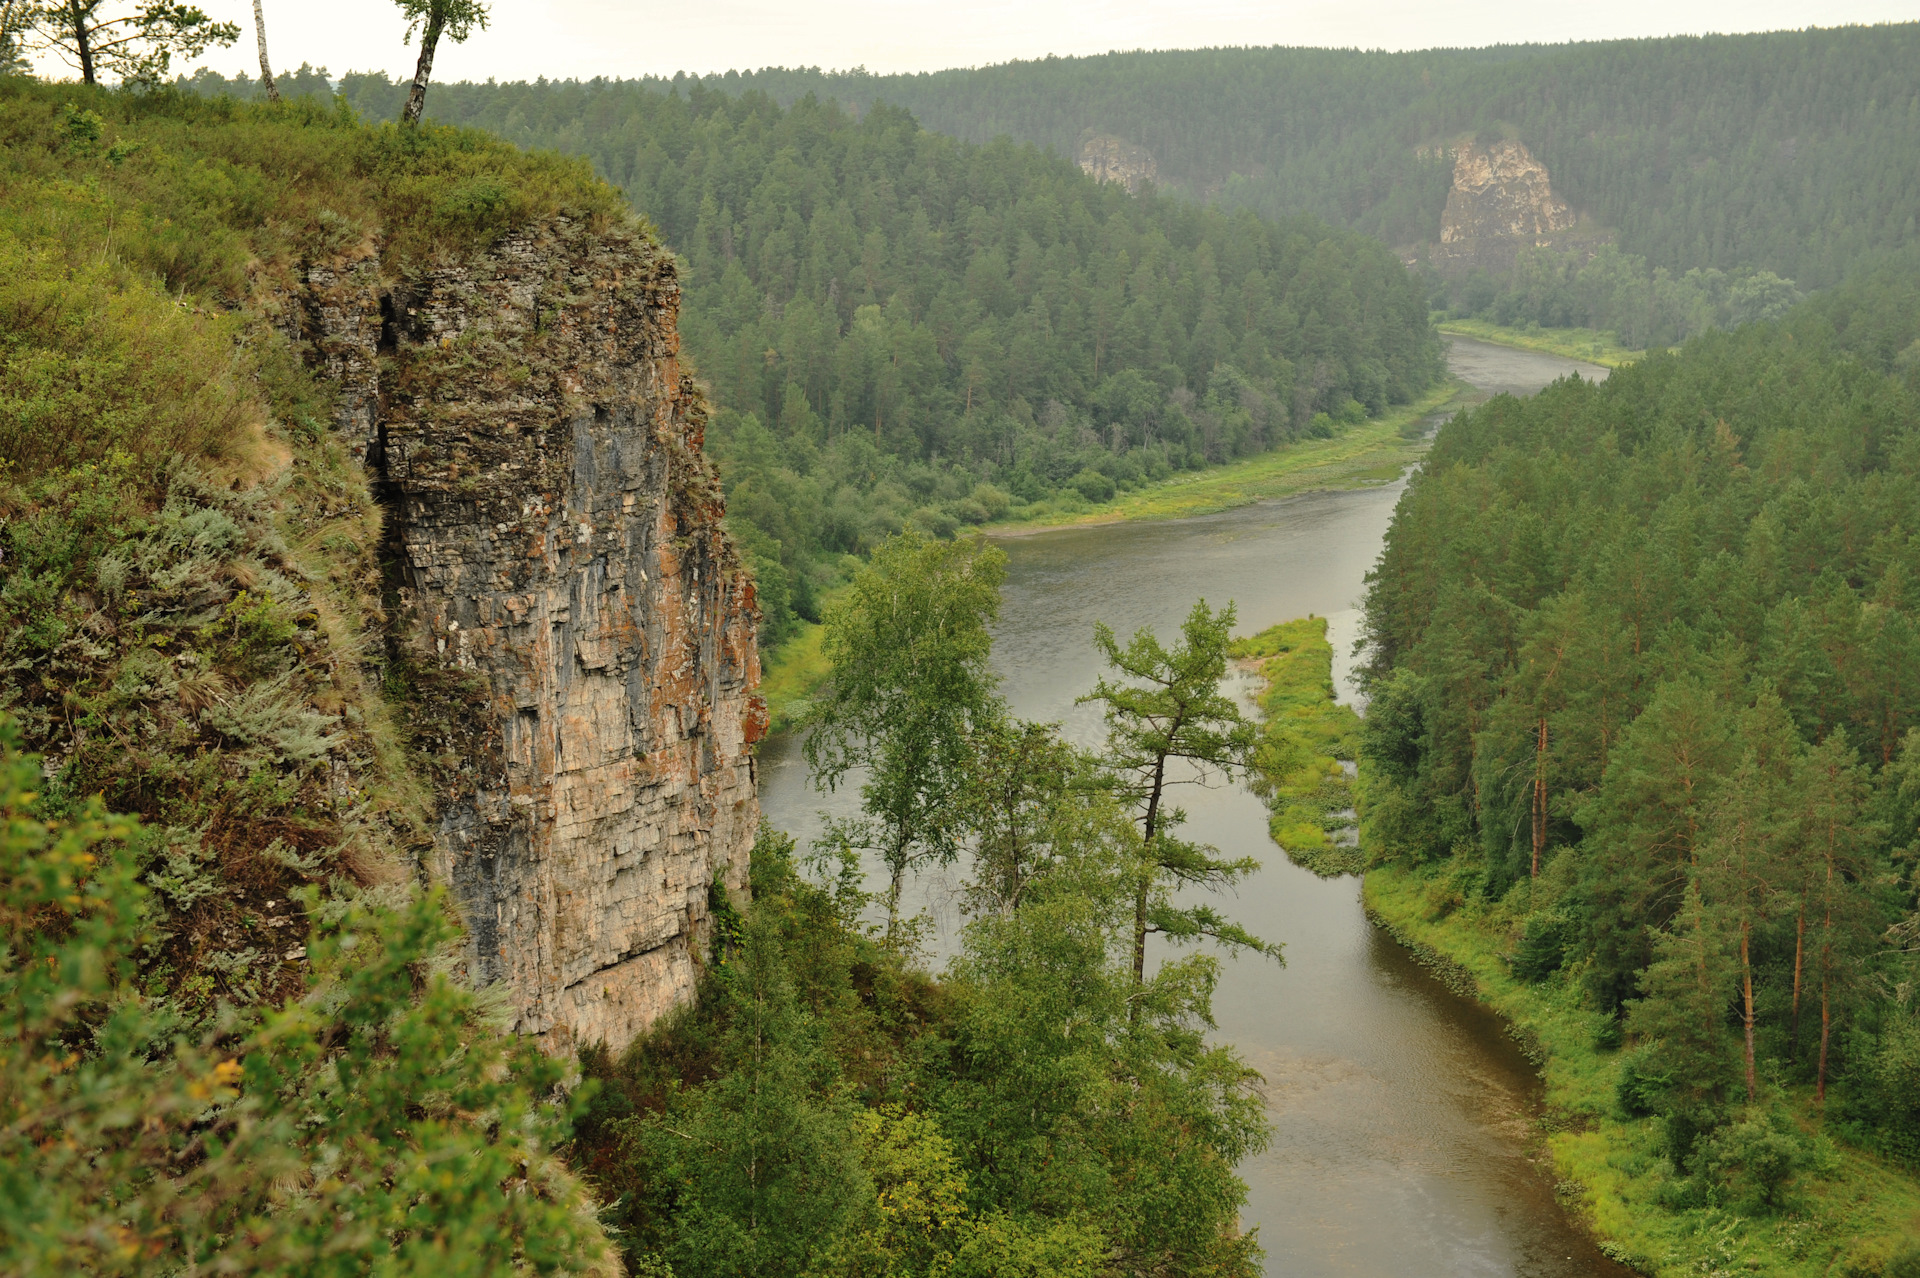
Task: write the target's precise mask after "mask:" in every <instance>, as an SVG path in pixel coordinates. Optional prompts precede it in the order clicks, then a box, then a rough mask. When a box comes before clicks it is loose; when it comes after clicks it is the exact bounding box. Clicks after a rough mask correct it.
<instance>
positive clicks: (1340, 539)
mask: <svg viewBox="0 0 1920 1278" xmlns="http://www.w3.org/2000/svg"><path fill="white" fill-rule="evenodd" d="M1448 362H1449V365H1450V366H1451V368H1452V369H1453V371H1454V373H1455V375H1456V376H1458V377H1460V378H1461V379H1462V380H1463V381H1465V382H1467V383H1468V385H1470V386H1472V387H1474V388H1475V390H1476V391H1478V392H1480V393H1482V394H1493V393H1498V392H1501V391H1510V392H1514V393H1519V394H1527V393H1531V392H1532V391H1535V390H1537V389H1539V388H1540V387H1541V386H1544V385H1546V384H1547V383H1548V382H1550V381H1552V380H1554V379H1555V378H1558V377H1561V376H1564V375H1566V374H1567V373H1569V372H1573V371H1576V370H1577V371H1579V372H1580V373H1581V374H1582V375H1583V376H1587V377H1604V376H1605V375H1606V370H1605V369H1604V368H1595V367H1593V366H1591V365H1582V364H1576V363H1574V362H1573V361H1571V360H1566V359H1561V358H1559V357H1556V356H1551V355H1542V354H1536V353H1533V352H1529V351H1518V350H1512V349H1509V348H1506V347H1499V346H1491V345H1487V344H1485V343H1481V342H1473V341H1468V340H1466V339H1461V338H1456V339H1453V340H1452V344H1451V347H1450V349H1449V354H1448ZM1404 487H1405V484H1404V481H1402V482H1399V483H1394V484H1390V485H1385V486H1381V487H1377V488H1368V489H1360V490H1355V491H1348V492H1329V493H1312V494H1306V495H1303V496H1299V497H1292V498H1287V499H1284V500H1281V501H1275V502H1270V503H1264V504H1261V505H1255V506H1248V507H1243V508H1241V509H1239V510H1233V511H1228V512H1225V513H1223V514H1219V515H1211V516H1205V517H1202V518H1196V519H1187V520H1179V521H1169V522H1163V523H1132V524H1113V525H1106V526H1101V527H1092V528H1080V529H1068V530H1061V531H1058V532H1051V533H1043V534H1038V535H1033V536H1027V537H1017V538H1010V539H1008V540H1007V541H1005V542H1004V543H1003V544H1004V546H1005V548H1006V551H1007V556H1008V565H1007V567H1008V572H1007V586H1006V592H1005V602H1004V605H1003V608H1002V613H1001V621H1000V625H999V627H998V628H997V630H996V631H995V637H994V666H995V668H996V669H997V670H998V672H999V673H1000V675H1001V678H1002V680H1003V683H1002V691H1003V692H1004V694H1005V695H1006V698H1007V700H1008V702H1009V703H1010V704H1011V706H1012V708H1013V710H1014V712H1015V713H1016V714H1018V715H1020V716H1022V717H1024V718H1028V719H1036V720H1054V721H1059V722H1061V723H1062V724H1063V725H1064V728H1065V731H1066V734H1067V735H1068V736H1069V737H1070V738H1072V739H1074V740H1076V741H1078V742H1080V743H1082V744H1084V745H1089V746H1091V745H1094V744H1097V742H1098V741H1099V738H1100V735H1101V726H1100V721H1099V716H1098V714H1097V712H1096V711H1095V710H1094V709H1093V708H1092V707H1089V706H1079V707H1076V706H1075V705H1074V699H1075V698H1076V697H1078V696H1079V695H1081V694H1082V693H1084V692H1086V691H1088V690H1089V689H1090V688H1091V687H1092V686H1093V683H1094V680H1095V679H1096V678H1097V677H1098V675H1099V672H1100V664H1099V659H1098V656H1097V654H1096V653H1095V651H1094V649H1093V645H1092V631H1093V624H1094V622H1095V621H1105V622H1106V623H1107V624H1108V625H1110V626H1112V627H1113V628H1114V630H1115V631H1116V632H1117V633H1119V634H1120V635H1121V636H1122V637H1123V638H1124V637H1125V636H1126V635H1127V634H1129V633H1131V632H1132V631H1133V630H1134V629H1135V628H1137V627H1140V626H1151V627H1153V628H1155V629H1156V630H1157V631H1158V632H1159V633H1160V634H1161V635H1162V636H1163V637H1168V638H1171V637H1172V635H1173V633H1174V631H1175V628H1176V627H1177V626H1178V624H1179V622H1180V620H1181V618H1182V617H1183V616H1184V615H1185V614H1186V612H1187V610H1188V609H1189V608H1191V607H1192V604H1193V601H1194V599H1195V598H1196V597H1199V596H1204V597H1205V598H1206V599H1207V600H1208V601H1209V602H1211V603H1214V604H1215V605H1218V604H1221V603H1224V602H1225V601H1227V600H1229V599H1231V600H1233V601H1234V602H1235V603H1236V604H1237V606H1238V608H1239V626H1238V632H1239V633H1250V632H1252V631H1254V630H1258V629H1261V628H1263V627H1265V626H1268V625H1271V624H1273V623H1275V622H1278V621H1284V620H1287V619H1289V618H1292V617H1298V616H1303V615H1306V614H1308V613H1314V614H1318V615H1321V616H1325V617H1327V618H1329V620H1330V629H1331V633H1332V636H1333V639H1334V645H1335V676H1336V679H1337V681H1338V682H1339V683H1340V686H1341V688H1342V690H1343V694H1344V695H1348V696H1350V695H1351V692H1352V690H1351V685H1350V683H1349V682H1348V679H1347V675H1348V670H1349V668H1350V664H1351V660H1352V658H1351V650H1352V647H1353V641H1354V639H1355V637H1356V635H1357V633H1358V622H1359V614H1358V612H1357V610H1356V605H1357V604H1358V603H1359V600H1360V596H1361V593H1362V591H1363V590H1364V588H1365V587H1364V578H1365V576H1366V573H1367V571H1368V569H1369V568H1371V567H1372V565H1373V563H1374V560H1375V559H1376V558H1377V557H1378V555H1379V553H1380V546H1381V540H1382V538H1383V536H1384V535H1385V533H1386V529H1387V524H1388V521H1389V519H1390V518H1391V517H1392V514H1393V507H1394V503H1395V502H1396V501H1397V500H1398V499H1399V496H1400V493H1401V491H1402V490H1403V488H1404ZM1238 691H1239V692H1241V693H1242V694H1243V695H1244V694H1246V693H1247V692H1248V691H1249V689H1248V688H1247V687H1246V686H1245V684H1241V685H1240V686H1239V688H1238ZM760 763H761V772H760V775H761V804H762V806H763V808H764V809H765V811H766V814H767V816H768V818H769V819H770V820H772V822H773V823H774V824H775V825H776V826H778V827H780V828H782V829H785V830H787V831H789V832H790V833H793V834H795V835H798V836H800V837H801V838H802V839H803V841H804V840H805V839H808V838H811V837H812V836H813V835H814V834H816V833H817V832H818V829H819V817H818V813H819V810H820V809H822V808H827V809H830V810H833V811H837V812H847V811H849V810H850V809H851V808H852V807H853V806H854V805H856V804H857V802H858V799H857V796H855V795H853V794H852V793H851V792H849V791H847V790H842V791H841V792H840V793H839V794H836V795H831V796H825V795H820V794H817V793H815V792H814V791H813V789H812V787H811V786H810V784H809V783H808V777H807V773H806V768H805V764H804V763H803V762H802V761H801V759H800V757H799V750H798V748H797V743H796V742H794V741H792V740H791V739H788V738H775V739H773V740H771V741H768V742H767V743H766V744H765V745H764V746H763V747H762V752H761V756H760ZM1184 789H1185V792H1184V793H1183V794H1181V795H1180V796H1179V799H1178V801H1179V802H1180V803H1181V804H1182V805H1183V806H1184V807H1185V808H1186V810H1187V813H1188V817H1189V822H1188V826H1187V833H1188V834H1189V835H1190V836H1191V837H1194V838H1197V839H1200V840H1203V841H1205V842H1209V843H1212V844H1214V845H1215V846H1217V847H1219V848H1220V849H1221V850H1222V851H1223V852H1224V853H1225V854H1226V855H1228V856H1229V857H1235V856H1243V855H1252V856H1256V857H1258V858H1260V859H1261V860H1262V861H1263V862H1264V868H1263V869H1262V870H1261V871H1260V872H1259V873H1258V874H1256V875H1254V876H1252V877H1251V878H1250V879H1248V880H1247V881H1246V882H1245V883H1243V885H1242V886H1241V888H1240V890H1239V892H1238V894H1237V897H1236V898H1235V899H1232V900H1230V901H1228V902H1225V903H1224V904H1225V906H1226V907H1227V909H1228V911H1229V912H1230V913H1231V914H1232V915H1233V917H1235V918H1236V919H1237V920H1238V921H1239V922H1241V923H1243V924H1245V925H1246V926H1247V927H1249V928H1250V929H1251V930H1252V931H1253V932H1254V933H1256V934H1257V935H1260V936H1263V937H1266V938H1269V939H1274V940H1280V941H1283V942H1285V944H1286V966H1285V967H1279V966H1276V965H1274V964H1272V963H1270V962H1267V961H1265V960H1249V959H1238V960H1229V961H1228V962H1227V963H1226V964H1225V967H1224V970H1223V973H1222V979H1221V981H1220V985H1219V988H1218V991H1217V993H1216V997H1215V1005H1214V1010H1215V1014H1216V1017H1217V1019H1218V1021H1219V1027H1220V1028H1219V1035H1218V1037H1219V1038H1221V1039H1222V1040H1224V1041H1227V1042H1230V1043H1232V1044H1233V1045H1234V1046H1235V1047H1236V1048H1238V1049H1239V1051H1240V1052H1241V1054H1242V1055H1243V1056H1244V1057H1245V1058H1246V1059H1247V1060H1248V1062H1249V1063H1251V1064H1252V1065H1253V1066H1254V1067H1255V1068H1256V1069H1258V1070H1259V1071H1260V1072H1261V1073H1262V1074H1263V1075H1264V1076H1265V1078H1266V1086H1265V1095H1266V1100H1267V1105H1268V1110H1269V1113H1270V1115H1271V1117H1272V1120H1273V1124H1274V1141H1273V1147H1272V1149H1271V1150H1270V1151H1269V1152H1268V1153H1266V1154H1265V1155H1263V1156H1261V1157H1259V1158H1256V1159H1251V1160H1249V1161H1248V1162H1247V1163H1245V1164H1243V1165H1242V1167H1241V1169H1240V1170H1241V1175H1242V1176H1243V1177H1244V1178H1245V1179H1246V1181H1247V1184H1248V1187H1249V1193H1248V1199H1247V1206H1246V1210H1245V1211H1244V1213H1243V1215H1242V1220H1243V1223H1244V1224H1245V1225H1246V1226H1247V1227H1250V1228H1251V1227H1258V1229H1259V1231H1260V1235H1259V1236H1260V1241H1261V1243H1262V1245H1263V1246H1264V1247H1265V1248H1266V1252H1267V1262H1266V1272H1267V1273H1268V1274H1269V1275H1271V1276H1272V1278H1334V1276H1336V1275H1338V1276H1341V1278H1348V1276H1353V1278H1402V1276H1409V1278H1421V1276H1426V1275H1432V1276H1434V1278H1441V1276H1447V1278H1451V1276H1454V1275H1458V1276H1460V1278H1469V1276H1471V1278H1480V1276H1482V1275H1484V1276H1485V1278H1505V1276H1507V1275H1513V1276H1515V1278H1570V1276H1572V1275H1583V1276H1590V1275H1608V1276H1609V1278H1611V1276H1613V1275H1625V1274H1626V1273H1627V1272H1628V1271H1626V1270H1625V1269H1622V1268H1621V1267H1619V1266H1617V1265H1615V1264H1613V1263H1612V1262H1611V1261H1609V1260H1607V1259H1606V1258H1605V1257H1604V1256H1603V1255H1601V1254H1600V1252H1599V1251H1598V1249H1597V1248H1595V1246H1594V1245H1593V1244H1592V1243H1591V1242H1590V1241H1588V1240H1587V1239H1586V1237H1585V1236H1584V1235H1582V1234H1581V1233H1580V1232H1579V1231H1578V1230H1577V1229H1575V1228H1574V1227H1573V1226H1572V1225H1571V1224H1570V1222H1569V1221H1568V1220H1567V1218H1566V1215H1565V1213H1564V1211H1563V1210H1562V1209H1561V1207H1560V1205H1559V1204H1558V1202H1557V1201H1556V1200H1555V1198H1554V1194H1553V1185H1552V1178H1551V1175H1550V1174H1549V1172H1548V1170H1547V1168H1546V1167H1545V1166H1544V1165H1539V1164H1536V1163H1535V1161H1534V1158H1533V1155H1534V1154H1535V1153H1537V1142H1536V1141H1535V1140H1534V1139H1533V1136H1532V1123H1533V1119H1534V1115H1535V1113H1536V1112H1537V1108H1538V1100H1539V1081H1538V1079H1537V1078H1536V1076H1535V1074H1534V1072H1533V1069H1532V1067H1531V1066H1530V1065H1529V1064H1528V1062H1527V1060H1526V1059H1525V1057H1523V1056H1522V1055H1521V1054H1520V1052H1519V1051H1518V1049H1517V1048H1516V1047H1515V1046H1514V1044H1513V1042H1512V1041H1511V1040H1510V1039H1509V1038H1508V1037H1507V1036H1506V1034H1505V1033H1504V1032H1503V1030H1502V1028H1501V1026H1500V1023H1499V1022H1498V1020H1497V1019H1496V1018H1495V1017H1493V1016H1492V1015H1491V1014H1490V1013H1488V1012H1487V1011H1486V1010H1485V1009H1484V1008H1482V1007H1480V1006H1479V1005H1477V1004H1475V1003H1473V1002H1471V1001H1470V1000H1466V999H1462V998H1460V997H1458V996H1456V995H1454V994H1452V993H1451V992H1449V991H1448V990H1447V989H1446V988H1445V987H1444V986H1442V985H1441V984H1440V983H1439V982H1437V981H1436V980H1434V979H1433V978H1432V977H1431V976H1429V975H1428V974H1427V973H1426V971H1425V970H1424V969H1422V968H1421V967H1419V966H1418V965H1417V964H1416V963H1414V962H1413V961H1412V959H1411V958H1410V957H1409V956H1408V954H1407V952H1406V951H1405V950H1403V949H1401V948H1400V947H1399V946H1398V945H1397V944H1395V943H1394V942H1393V941H1392V940H1391V939H1390V938H1388V937H1387V936H1385V935H1384V934H1383V933H1381V932H1379V931H1377V930H1376V929H1375V928H1374V927H1373V926H1372V925H1371V924H1370V923H1368V921H1367V919H1366V916H1365V914H1364V913H1363V912H1362V910H1361V905H1360V881H1359V880H1358V879H1357V878H1352V877H1348V878H1341V879H1335V880H1331V881H1328V880H1321V879H1318V878H1315V877H1314V876H1313V875H1311V874H1308V873H1307V872H1306V871H1304V870H1301V869H1298V868H1297V867H1295V866H1294V865H1293V864H1292V863H1291V862H1289V861H1288V860H1287V859H1286V857H1285V856H1284V855H1282V854H1281V852H1280V851H1279V849H1277V848H1275V847H1274V846H1273V844H1272V843H1271V842H1270V841H1269V840H1268V838H1267V829H1266V809H1265V808H1264V806H1263V805H1262V804H1261V802H1260V800H1259V799H1258V798H1256V797H1255V796H1254V795H1253V794H1251V793H1249V792H1248V791H1247V790H1245V789H1243V788H1241V787H1239V786H1237V785H1236V786H1221V787H1217V788H1212V789H1200V788H1197V787H1193V786H1188V787H1184ZM874 877H875V881H876V882H878V881H882V880H883V879H884V876H883V875H876V876H874ZM957 883H958V879H957V875H941V874H931V875H922V876H920V877H919V878H917V879H916V880H915V882H914V884H913V889H912V891H911V893H910V905H911V906H912V907H914V908H920V909H925V910H927V911H928V912H929V913H931V914H932V915H933V917H934V921H935V924H936V939H935V942H934V947H935V951H936V953H935V958H936V960H937V959H938V958H939V957H940V955H941V953H943V952H944V951H946V950H947V949H948V947H949V946H950V944H951V939H952V937H953V935H954V930H955V928H956V926H957V923H958V919H957V917H956V911H955V909H954V897H955V895H956V889H957Z"/></svg>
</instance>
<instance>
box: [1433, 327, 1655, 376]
mask: <svg viewBox="0 0 1920 1278" xmlns="http://www.w3.org/2000/svg"><path fill="white" fill-rule="evenodd" d="M1434 327H1435V328H1437V329H1439V330H1440V331H1441V332H1442V333H1451V334H1453V335H1455V336H1457V337H1471V338H1473V339H1474V340H1475V341H1480V342H1489V343H1492V344H1493V345H1495V346H1512V347H1516V348H1518V349H1520V350H1523V351H1539V352H1541V353H1542V354H1546V355H1561V356H1565V357H1566V358H1567V359H1577V360H1584V361H1585V362H1587V363H1589V364H1600V365H1602V366H1604V367H1606V368H1620V367H1622V366H1624V365H1627V364H1631V363H1633V362H1634V361H1635V360H1638V359H1640V358H1642V357H1643V356H1645V355H1646V352H1645V351H1636V350H1630V349H1629V348H1627V347H1625V346H1622V345H1620V342H1619V339H1617V338H1616V337H1615V336H1614V335H1613V334H1612V333H1610V332H1606V331H1604V330H1602V329H1597V328H1531V329H1529V328H1503V327H1502V326H1500V325H1498V324H1490V323H1488V322H1487V321H1486V320H1477V319H1450V320H1440V321H1437V322H1436V323H1435V324H1434Z"/></svg>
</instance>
